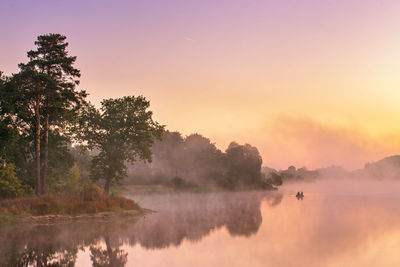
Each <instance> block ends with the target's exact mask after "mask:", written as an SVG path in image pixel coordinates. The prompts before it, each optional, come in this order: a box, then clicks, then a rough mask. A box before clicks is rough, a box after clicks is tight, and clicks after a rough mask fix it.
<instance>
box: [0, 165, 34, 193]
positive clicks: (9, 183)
mask: <svg viewBox="0 0 400 267" xmlns="http://www.w3.org/2000/svg"><path fill="white" fill-rule="evenodd" d="M14 169H15V166H14V165H13V164H6V165H3V164H0V199H1V198H11V197H19V196H23V195H25V194H28V193H30V192H31V189H30V188H29V186H26V185H23V184H22V183H21V181H20V180H19V179H18V178H17V177H16V176H15V170H14Z"/></svg>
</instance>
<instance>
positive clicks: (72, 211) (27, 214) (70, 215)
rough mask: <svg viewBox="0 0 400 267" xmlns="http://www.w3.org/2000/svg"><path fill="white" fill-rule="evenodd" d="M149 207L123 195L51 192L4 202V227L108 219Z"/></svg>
mask: <svg viewBox="0 0 400 267" xmlns="http://www.w3.org/2000/svg"><path fill="white" fill-rule="evenodd" d="M146 211H147V210H144V209H142V208H141V207H140V206H139V205H138V204H137V203H136V202H135V201H133V200H132V199H128V198H125V197H121V196H105V195H101V194H98V195H92V196H91V198H87V197H86V198H85V197H83V196H67V195H47V196H41V197H25V198H14V199H7V200H2V201H0V226H1V225H6V224H11V223H15V222H39V223H40V222H43V223H45V222H56V221H63V220H80V219H104V218H110V217H116V216H137V215H140V214H144V213H145V212H146Z"/></svg>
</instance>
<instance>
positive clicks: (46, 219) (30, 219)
mask: <svg viewBox="0 0 400 267" xmlns="http://www.w3.org/2000/svg"><path fill="white" fill-rule="evenodd" d="M153 212H155V211H153V210H150V209H141V210H124V211H119V212H116V211H104V212H97V213H85V214H78V215H61V214H59V215H54V214H49V215H38V216H24V217H18V216H15V217H14V219H15V223H18V224H19V223H21V224H23V223H37V224H49V223H60V222H69V221H74V222H75V221H80V220H85V221H86V220H88V219H89V220H96V219H97V220H107V219H112V218H120V217H123V218H126V217H131V218H135V217H139V216H142V215H143V216H145V215H146V214H149V213H153Z"/></svg>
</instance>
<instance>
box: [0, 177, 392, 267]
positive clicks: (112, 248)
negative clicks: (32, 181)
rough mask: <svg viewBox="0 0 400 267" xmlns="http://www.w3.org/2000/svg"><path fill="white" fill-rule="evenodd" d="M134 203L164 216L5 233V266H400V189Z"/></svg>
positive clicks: (386, 186) (332, 186) (321, 188)
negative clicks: (399, 254) (298, 197)
mask: <svg viewBox="0 0 400 267" xmlns="http://www.w3.org/2000/svg"><path fill="white" fill-rule="evenodd" d="M297 190H302V191H304V193H305V198H304V199H303V200H297V199H296V197H295V194H296V192H297ZM134 198H135V199H136V200H137V201H138V202H139V203H140V204H141V205H142V206H144V207H147V208H151V209H153V210H157V211H158V212H156V213H152V214H148V215H146V216H145V217H141V218H138V219H136V220H135V221H133V220H117V221H109V222H93V221H91V222H87V223H82V222H80V223H64V224H57V225H50V226H49V225H47V226H44V225H42V226H27V225H25V226H24V227H15V228H12V229H8V230H4V229H3V230H0V258H1V259H0V266H27V265H28V266H36V265H38V266H41V264H42V266H45V263H47V266H92V265H94V266H400V256H398V252H399V251H400V183H386V182H385V183H384V182H368V183H360V182H352V183H349V182H344V181H340V182H339V183H333V182H320V183H315V184H292V185H286V186H284V187H283V188H281V189H280V190H279V192H236V193H209V194H177V195H152V196H137V197H134Z"/></svg>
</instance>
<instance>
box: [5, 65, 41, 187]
mask: <svg viewBox="0 0 400 267" xmlns="http://www.w3.org/2000/svg"><path fill="white" fill-rule="evenodd" d="M45 83H46V77H45V76H44V75H43V74H40V73H38V72H36V71H35V70H33V69H31V68H22V69H21V71H20V72H19V73H17V74H14V75H13V76H12V77H11V78H9V79H7V80H6V81H5V82H4V84H3V86H2V87H3V88H2V92H1V115H2V120H3V122H4V121H7V123H8V124H9V125H11V126H12V128H14V129H17V131H18V134H19V135H20V136H21V137H24V138H27V137H29V136H31V137H34V138H33V140H34V143H35V156H34V157H35V162H36V166H35V167H36V186H35V190H36V194H37V195H39V194H40V188H41V186H40V167H41V165H40V137H41V123H40V122H41V110H40V102H41V100H42V96H43V90H42V89H41V88H43V87H44V85H45Z"/></svg>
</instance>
